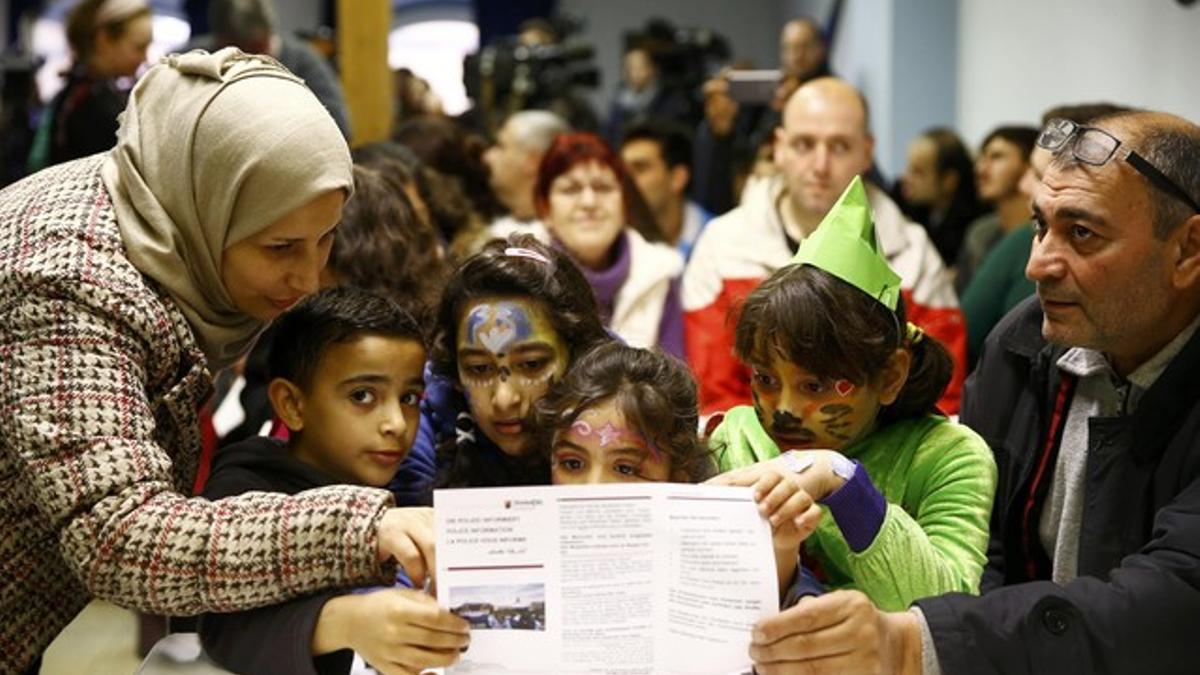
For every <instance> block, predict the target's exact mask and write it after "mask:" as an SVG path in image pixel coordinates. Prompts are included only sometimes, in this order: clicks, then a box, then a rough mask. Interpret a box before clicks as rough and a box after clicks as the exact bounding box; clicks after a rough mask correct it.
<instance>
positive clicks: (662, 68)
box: [625, 18, 730, 92]
mask: <svg viewBox="0 0 1200 675" xmlns="http://www.w3.org/2000/svg"><path fill="white" fill-rule="evenodd" d="M639 48H640V49H645V50H646V51H647V52H648V53H649V54H650V57H651V59H653V60H654V63H655V65H656V66H657V67H658V71H659V77H660V78H661V79H662V82H663V85H664V86H666V87H673V88H678V89H680V90H682V91H687V92H692V91H695V90H697V89H699V87H700V85H702V84H704V81H705V80H707V79H708V78H709V77H712V75H714V74H715V73H716V72H717V71H718V70H720V69H721V68H722V67H723V66H725V65H726V64H727V63H728V61H729V59H730V49H729V42H728V41H727V40H726V39H725V38H724V37H723V36H721V35H720V34H719V33H717V32H715V31H712V30H709V29H707V28H678V27H676V26H675V25H674V24H672V23H671V22H669V21H667V20H666V19H661V18H654V19H650V20H649V21H647V22H646V25H645V27H644V28H642V30H640V31H632V32H628V33H626V34H625V51H626V52H628V51H629V50H631V49H639Z"/></svg>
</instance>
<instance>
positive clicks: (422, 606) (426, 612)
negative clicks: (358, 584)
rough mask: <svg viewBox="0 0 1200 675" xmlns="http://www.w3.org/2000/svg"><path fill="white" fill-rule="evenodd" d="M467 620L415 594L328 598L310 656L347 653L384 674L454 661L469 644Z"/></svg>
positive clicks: (379, 593)
mask: <svg viewBox="0 0 1200 675" xmlns="http://www.w3.org/2000/svg"><path fill="white" fill-rule="evenodd" d="M468 628H469V627H468V625H467V622H466V621H464V620H462V619H460V618H459V617H457V616H454V615H453V614H451V613H450V612H448V611H446V610H444V609H441V608H440V607H438V604H437V601H436V600H434V599H433V598H432V597H430V596H429V595H426V594H425V593H422V592H420V591H413V590H409V589H406V588H404V589H402V588H392V589H384V590H379V591H375V592H372V593H363V594H355V595H343V596H339V597H336V598H333V599H331V600H330V601H329V602H327V603H325V606H324V607H323V608H322V609H321V615H320V617H318V619H317V626H316V630H314V631H313V653H314V654H327V653H329V652H333V651H337V650H339V649H353V650H354V651H355V652H356V653H357V654H358V655H359V656H361V657H362V659H363V660H364V661H366V662H367V663H369V664H371V666H372V667H373V668H374V669H375V670H376V671H378V672H380V673H383V674H384V675H390V674H391V673H415V672H420V671H421V670H422V669H425V668H442V667H445V666H450V665H453V664H455V663H457V662H458V659H459V656H460V654H461V653H462V650H463V649H464V648H465V647H466V646H467V645H468V644H470V642H471V637H470V633H469V632H468Z"/></svg>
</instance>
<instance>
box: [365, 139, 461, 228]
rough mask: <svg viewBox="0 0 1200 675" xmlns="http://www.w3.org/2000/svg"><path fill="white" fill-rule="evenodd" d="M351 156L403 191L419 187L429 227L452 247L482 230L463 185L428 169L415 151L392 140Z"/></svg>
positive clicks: (454, 179) (368, 145) (373, 145)
mask: <svg viewBox="0 0 1200 675" xmlns="http://www.w3.org/2000/svg"><path fill="white" fill-rule="evenodd" d="M350 155H351V156H352V157H353V158H354V163H355V164H361V165H362V166H365V167H367V168H370V169H376V170H377V171H379V172H381V173H382V174H383V175H384V176H386V177H388V178H389V179H391V180H392V181H393V182H394V183H395V184H396V185H397V186H398V187H399V189H401V190H407V189H408V188H409V187H410V186H411V187H415V188H416V192H417V194H418V195H419V196H420V198H421V200H422V201H423V202H424V203H425V210H426V214H425V215H426V216H427V217H428V219H429V224H430V225H431V226H432V227H434V228H435V230H436V231H437V233H438V235H439V236H440V237H441V240H442V243H444V244H450V243H452V242H454V240H455V238H456V237H458V236H460V235H462V234H464V233H471V232H472V231H473V230H474V229H475V228H477V227H482V222H483V221H482V220H480V219H479V218H478V216H476V215H475V212H474V210H473V209H474V208H475V207H474V206H473V205H472V204H471V200H470V199H468V198H467V195H466V193H465V192H463V187H462V182H461V181H460V180H459V179H457V178H455V177H453V176H448V175H446V174H443V173H442V172H440V171H438V170H436V169H434V168H432V167H430V166H427V165H426V164H425V163H424V162H422V161H421V158H419V157H417V155H416V153H414V152H413V151H412V150H411V149H409V148H407V147H405V146H403V145H400V144H399V143H395V142H392V141H378V142H375V143H369V144H367V145H363V146H359V147H357V148H355V149H354V150H353V151H351V153H350Z"/></svg>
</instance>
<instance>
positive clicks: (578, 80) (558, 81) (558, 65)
mask: <svg viewBox="0 0 1200 675" xmlns="http://www.w3.org/2000/svg"><path fill="white" fill-rule="evenodd" d="M553 23H554V27H555V29H556V30H555V32H556V33H557V36H558V40H559V41H558V42H555V43H553V44H540V45H525V44H521V43H520V42H519V41H518V40H516V39H509V40H505V41H502V42H498V43H495V44H492V45H488V46H487V47H484V48H483V49H481V50H479V52H478V53H477V54H471V55H469V56H467V57H466V59H465V61H464V63H463V82H464V84H465V85H466V89H467V95H468V96H470V97H471V98H472V99H474V101H475V102H476V104H477V105H478V106H479V107H480V108H481V109H483V110H484V111H487V112H488V113H489V114H498V115H499V116H500V117H503V116H506V115H508V114H511V113H513V112H516V111H518V110H524V109H528V108H550V107H552V106H553V103H554V102H555V101H557V100H559V99H561V98H563V97H565V96H570V95H571V92H572V90H574V89H575V88H578V87H588V88H592V87H596V86H598V85H599V84H600V69H599V68H597V67H596V65H595V63H594V62H593V61H592V59H593V57H594V55H595V49H594V48H593V47H592V46H591V45H589V44H587V43H585V42H582V41H579V40H572V39H570V35H571V34H573V33H577V32H578V31H579V30H580V28H581V22H580V21H578V20H576V19H573V18H570V17H560V18H558V19H556V20H554V22H553Z"/></svg>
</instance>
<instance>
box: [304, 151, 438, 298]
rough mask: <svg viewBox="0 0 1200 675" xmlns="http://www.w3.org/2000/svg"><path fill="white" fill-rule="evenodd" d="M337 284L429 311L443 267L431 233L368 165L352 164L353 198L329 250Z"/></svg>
mask: <svg viewBox="0 0 1200 675" xmlns="http://www.w3.org/2000/svg"><path fill="white" fill-rule="evenodd" d="M328 269H329V272H330V273H331V274H332V275H333V277H334V279H335V280H336V282H337V283H339V284H346V285H351V286H358V287H359V288H366V289H369V290H373V291H375V292H377V293H381V294H383V295H386V296H388V297H389V298H391V299H392V300H395V301H396V302H399V303H401V304H404V305H405V306H406V307H408V308H409V309H411V310H412V311H413V313H414V314H417V315H418V316H421V317H426V318H427V317H431V316H432V314H433V308H434V306H435V305H436V303H437V299H438V293H439V292H440V291H441V286H442V282H443V280H444V279H445V278H446V275H447V271H446V268H445V263H444V262H443V259H442V257H441V254H440V253H439V251H438V241H437V235H436V234H435V233H434V232H433V229H432V228H430V227H429V226H428V225H426V224H425V223H423V222H422V221H421V220H420V219H419V218H418V217H417V214H416V212H415V211H414V210H413V207H412V202H410V201H409V200H408V197H406V196H405V195H404V192H403V191H401V190H398V189H396V187H395V185H394V184H393V183H392V181H391V180H389V179H388V178H387V177H386V176H384V175H383V174H381V173H380V172H379V171H376V170H374V169H368V168H365V167H361V166H355V167H354V198H353V199H351V200H350V201H349V202H347V203H346V207H345V209H344V210H343V211H342V222H341V225H340V226H339V227H338V230H337V236H336V237H334V239H333V247H332V248H331V250H330V253H329V262H328Z"/></svg>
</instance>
